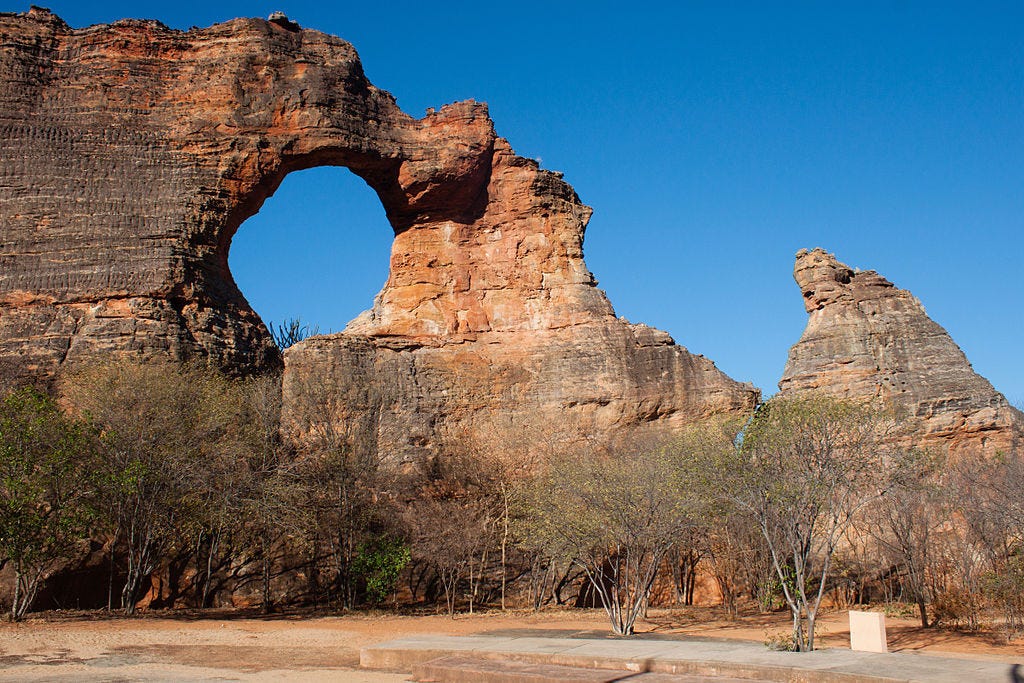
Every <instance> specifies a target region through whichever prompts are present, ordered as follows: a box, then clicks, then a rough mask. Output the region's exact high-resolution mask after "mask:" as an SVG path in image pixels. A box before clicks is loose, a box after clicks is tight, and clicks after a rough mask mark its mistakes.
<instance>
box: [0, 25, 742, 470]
mask: <svg viewBox="0 0 1024 683" xmlns="http://www.w3.org/2000/svg"><path fill="white" fill-rule="evenodd" d="M0 33H2V34H3V37H4V46H5V48H4V52H3V54H2V58H0V70H2V73H3V75H4V77H5V78H4V86H3V87H2V90H0V162H2V165H0V181H2V183H3V184H4V185H6V186H8V187H12V188H15V190H14V192H12V193H4V195H2V196H0V220H2V223H3V226H4V234H3V241H4V245H3V250H2V253H3V254H4V255H3V256H2V257H0V258H2V260H3V263H2V267H0V362H5V363H6V365H7V366H8V368H9V369H10V368H13V369H14V370H13V372H16V373H20V374H35V375H43V376H45V375H48V374H52V373H54V372H56V371H57V370H58V369H59V368H60V367H61V366H62V365H63V364H65V363H69V362H71V363H73V362H76V361H80V360H83V359H88V358H92V357H95V356H97V355H103V356H107V355H109V354H111V353H126V352H127V353H142V354H152V353H158V354H170V355H171V356H172V357H177V358H183V357H188V356H191V355H196V354H201V355H203V356H206V357H209V358H210V359H212V360H213V361H214V362H216V363H218V364H220V365H222V366H226V367H230V368H234V369H240V370H243V371H245V370H251V369H256V368H260V367H265V366H267V365H272V364H274V362H275V357H276V350H275V349H274V347H273V345H272V343H271V341H270V339H269V337H268V334H267V331H266V329H265V327H264V326H263V324H262V323H261V321H260V320H259V318H258V316H256V314H255V313H254V312H253V311H252V310H251V308H250V307H249V306H248V304H247V303H246V302H245V299H244V297H243V296H242V295H241V293H240V292H239V290H238V288H237V287H236V286H235V283H234V281H233V279H232V277H231V274H230V270H229V268H228V263H227V253H228V249H229V245H230V240H231V238H232V236H233V234H234V232H235V231H236V230H237V229H238V227H239V226H240V225H241V224H242V222H243V221H244V220H245V219H246V218H248V217H249V216H251V215H252V214H254V213H255V212H256V211H258V210H259V207H260V206H261V205H262V203H263V201H264V200H265V199H266V198H267V197H268V196H270V195H271V194H272V193H273V191H274V190H275V189H276V187H277V186H278V185H279V184H280V182H281V180H282V179H283V178H284V177H285V175H286V174H288V173H289V172H291V171H295V170H299V169H304V168H309V167H312V166H318V165H340V166H345V167H347V168H349V169H350V170H351V171H353V172H354V173H356V174H357V175H359V176H360V177H362V178H363V179H364V180H366V182H367V183H368V184H369V185H370V186H371V187H372V188H373V189H374V190H375V191H376V192H377V194H378V196H379V197H380V199H381V203H382V204H383V206H384V208H385V210H386V213H387V216H388V219H389V221H390V222H391V225H392V227H393V228H394V231H395V242H394V244H393V247H392V255H391V274H390V277H389V279H388V282H387V284H386V285H385V287H384V289H383V290H382V291H381V293H380V294H379V295H378V297H377V299H376V300H375V302H374V305H373V308H372V309H371V310H370V311H368V312H367V313H366V314H365V315H363V316H360V317H359V318H358V319H357V320H355V321H353V322H352V323H351V324H350V326H349V328H348V329H347V330H346V333H345V334H342V335H335V336H333V337H327V338H322V339H318V340H313V341H311V342H309V343H307V344H304V345H300V347H299V348H296V349H293V350H292V351H291V352H290V353H289V360H288V364H289V368H290V369H289V371H288V373H286V377H285V395H286V411H287V410H288V402H289V401H291V402H292V403H291V405H292V408H293V410H292V413H293V415H292V417H293V418H294V419H295V422H296V424H300V423H301V422H302V415H301V409H300V408H295V407H296V406H301V405H302V402H301V401H299V400H298V398H300V397H301V394H302V387H303V386H305V385H306V379H308V378H309V377H310V376H313V375H316V376H321V375H322V376H326V377H329V378H330V379H331V381H332V382H333V383H334V384H333V385H332V390H333V391H334V392H335V393H336V394H337V395H344V396H350V397H357V396H364V397H365V396H373V397H374V398H373V400H372V401H371V402H370V403H366V404H365V405H361V404H360V402H359V400H356V399H355V398H352V400H351V401H346V406H347V407H346V410H355V411H356V412H357V413H358V414H359V415H363V416H364V417H367V415H368V414H370V413H372V414H373V415H378V413H380V411H384V413H386V414H387V415H391V416H393V417H394V426H396V429H397V432H398V433H402V434H403V436H402V439H403V443H405V441H409V442H410V443H411V442H415V443H418V444H423V443H429V441H430V438H431V434H432V433H434V432H435V431H436V430H437V429H438V426H439V425H442V424H445V423H446V422H448V421H450V420H457V421H465V420H469V419H471V418H472V417H473V416H474V415H477V414H478V413H480V411H484V412H487V411H492V412H493V411H495V410H497V411H501V410H506V409H508V408H510V407H517V408H519V409H529V411H530V412H532V413H538V412H539V413H542V414H552V411H563V410H565V409H566V407H571V408H573V409H576V410H582V412H584V413H587V414H588V415H589V417H590V418H594V419H595V420H596V421H597V422H599V423H601V425H603V426H604V427H608V428H624V427H626V426H629V425H636V424H640V423H644V424H652V423H654V424H658V425H663V426H665V425H678V424H681V423H684V422H689V421H692V420H694V419H697V418H698V417H701V416H705V415H709V414H714V413H721V412H732V411H743V410H747V409H749V408H751V407H752V406H753V404H754V403H755V402H756V400H757V395H758V394H757V391H756V390H755V389H753V387H750V386H749V385H740V384H737V383H736V382H733V381H732V380H730V379H729V378H728V377H726V376H725V375H724V374H722V373H721V372H720V371H718V370H717V369H716V368H715V367H714V365H713V364H712V363H711V362H710V361H708V360H707V359H704V358H703V357H698V356H692V355H691V354H689V353H688V352H687V351H686V350H685V349H683V348H682V347H679V346H676V345H675V344H674V342H673V341H672V340H671V338H669V337H668V335H667V334H665V333H662V332H658V331H656V330H651V329H650V328H647V327H645V326H634V325H630V324H628V323H627V322H625V321H622V320H620V319H618V318H616V317H615V315H614V312H613V310H612V307H611V305H610V303H609V302H608V299H607V297H606V296H605V295H604V293H603V292H602V291H601V290H599V289H597V287H596V282H595V280H594V278H593V276H592V275H591V274H590V272H589V270H588V269H587V267H586V265H585V263H584V262H583V235H584V230H585V227H586V223H587V220H588V218H589V216H590V209H589V208H588V207H586V206H584V205H583V204H582V203H581V202H580V200H579V198H578V197H577V196H576V193H575V192H574V191H573V190H572V188H571V187H570V186H569V185H568V184H567V183H565V182H564V181H563V180H562V178H561V175H560V174H558V173H554V172H550V171H545V170H541V169H540V168H539V167H538V165H537V164H536V162H534V161H532V160H528V159H524V158H521V157H518V156H516V155H515V154H514V153H513V151H512V149H511V147H510V146H509V145H508V143H507V142H506V141H505V140H503V139H501V138H499V137H497V135H496V134H495V131H494V126H493V123H492V122H491V120H490V118H489V117H488V113H487V107H486V105H484V104H480V103H476V102H472V101H470V102H461V103H456V104H452V105H448V106H445V107H442V108H441V109H440V110H438V111H436V112H429V113H428V114H427V115H426V116H425V117H424V118H422V119H414V118H412V117H410V116H408V115H407V114H405V113H403V112H402V111H401V110H400V109H399V108H398V107H397V105H396V103H395V101H394V98H392V97H391V95H389V94H388V93H386V92H384V91H382V90H379V89H377V88H375V87H374V86H373V85H372V84H370V83H369V81H367V79H366V77H365V75H364V74H363V70H362V66H361V65H360V62H359V59H358V56H357V55H356V52H355V50H354V49H353V48H352V46H351V45H349V44H348V43H346V42H344V41H343V40H340V39H339V38H335V37H333V36H329V35H326V34H323V33H320V32H317V31H311V30H302V29H299V28H298V27H296V26H295V25H294V24H292V23H291V22H288V21H287V20H279V21H263V20H259V19H236V20H233V21H229V22H226V23H223V24H218V25H216V26H212V27H210V28H207V29H193V30H191V31H188V32H181V31H173V30H170V29H168V28H166V27H165V26H163V25H161V24H159V23H157V22H152V21H136V20H125V21H120V22H116V23H114V24H110V25H101V26H93V27H89V28H85V29H78V30H72V29H71V28H69V27H68V26H67V25H66V24H65V23H64V22H63V21H61V20H60V19H59V18H58V17H56V16H55V15H53V14H51V13H49V12H48V11H45V10H40V9H37V8H33V9H32V10H31V11H30V12H28V13H27V14H18V15H14V14H4V15H0ZM410 373H412V374H410ZM496 387H501V388H500V389H497V388H496ZM481 397H482V398H481ZM581 407H582V408H581ZM373 415H370V416H369V417H367V419H371V420H372V419H374V418H373ZM378 417H379V415H378ZM413 422H415V423H416V424H420V423H422V426H423V430H422V431H424V434H417V433H416V432H417V431H418V428H410V427H409V424H411V423H413ZM400 446H401V444H397V445H396V448H399V450H400V449H401V448H400Z"/></svg>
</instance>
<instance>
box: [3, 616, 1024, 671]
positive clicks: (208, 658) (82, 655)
mask: <svg viewBox="0 0 1024 683" xmlns="http://www.w3.org/2000/svg"><path fill="white" fill-rule="evenodd" d="M845 622H846V614H845V612H840V613H832V614H827V615H825V616H824V617H823V619H822V621H821V626H820V629H819V631H818V633H819V644H820V646H822V647H847V646H848V642H849V640H848V639H849V633H848V631H847V629H846V623H845ZM787 626H788V617H787V615H786V614H784V613H776V614H771V615H748V616H745V617H743V618H741V619H737V620H731V621H730V620H726V619H722V618H721V614H720V613H719V612H718V611H717V610H714V609H709V608H688V609H680V610H652V613H651V615H650V618H649V619H648V620H645V621H642V622H641V623H639V624H638V632H640V633H649V634H657V635H658V636H660V637H672V636H673V635H681V636H682V635H701V636H712V637H721V638H739V639H745V640H754V641H758V642H763V641H764V640H765V639H766V638H767V637H768V636H769V635H773V634H778V633H783V632H785V631H786V629H787ZM887 626H888V633H889V642H890V648H891V649H893V650H902V651H921V652H928V653H931V654H944V655H949V656H970V657H972V658H985V659H989V658H991V659H998V660H1003V661H1009V662H1019V661H1024V640H1020V639H1018V640H1016V641H1014V642H1012V643H1006V641H1005V639H1000V638H998V637H997V636H993V635H991V634H970V633H962V632H957V631H952V630H945V629H927V630H926V629H921V628H919V627H918V626H916V624H915V622H914V621H913V620H911V619H903V618H892V617H890V618H889V619H888V620H887ZM525 631H531V632H537V631H546V632H549V633H551V635H570V634H592V635H596V636H601V637H603V636H606V635H608V627H607V622H606V620H605V617H604V614H603V612H601V611H600V610H549V611H544V612H541V613H539V614H534V613H532V612H506V613H501V612H487V613H483V614H475V615H458V616H456V618H454V619H452V618H449V617H447V616H445V615H426V616H399V615H393V614H387V613H382V614H371V613H359V614H352V615H345V616H311V615H308V614H291V615H284V616H277V617H271V618H257V617H253V616H251V615H246V614H243V613H237V612H221V613H214V614H209V613H208V614H201V615H197V614H194V613H177V614H168V613H161V614H149V615H143V616H141V617H137V618H131V619H126V618H118V617H114V618H103V619H100V618H96V615H91V614H80V615H61V614H48V615H43V616H41V617H37V618H33V619H30V620H28V621H26V622H24V623H21V624H3V625H0V678H3V679H4V680H22V681H27V680H42V679H45V680H68V681H72V680H112V679H119V680H123V679H125V678H128V679H138V678H145V679H149V680H160V679H164V680H175V679H182V678H188V679H193V680H212V679H215V678H220V679H223V678H225V677H226V678H229V679H235V680H288V679H291V680H309V679H311V678H314V679H317V678H319V679H322V678H334V679H335V680H345V681H353V682H356V681H364V682H367V683H368V682H371V681H373V682H380V683H384V682H392V681H402V680H405V677H404V676H402V675H395V674H376V673H361V672H358V671H356V667H357V666H358V661H359V649H360V648H362V647H364V646H366V645H370V644H373V643H379V642H383V641H387V640H391V639H394V638H400V637H402V636H406V635H413V634H421V633H437V634H449V635H469V634H486V633H496V634H497V633H509V632H525Z"/></svg>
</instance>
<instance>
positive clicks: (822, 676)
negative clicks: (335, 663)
mask: <svg viewBox="0 0 1024 683" xmlns="http://www.w3.org/2000/svg"><path fill="white" fill-rule="evenodd" d="M456 656H460V657H466V658H471V659H473V660H476V661H481V660H484V661H486V660H491V661H506V662H520V663H525V664H538V665H554V666H563V667H571V668H574V669H590V670H594V669H598V670H602V669H609V670H615V671H618V672H622V673H623V674H627V675H626V676H625V677H623V676H620V677H619V678H613V679H612V680H630V681H634V680H636V681H637V682H638V683H639V682H640V681H642V680H644V679H643V677H639V676H636V674H641V673H651V674H672V675H675V676H684V677H691V676H702V677H703V676H708V677H727V678H734V679H746V680H758V681H777V682H779V683H910V682H915V683H916V682H920V683H967V682H971V683H974V682H975V681H977V682H988V681H991V682H993V683H996V682H998V683H1024V664H1009V663H1005V662H994V661H989V660H974V659H954V658H950V657H935V656H931V655H922V654H915V653H904V652H892V653H886V654H882V653H873V652H853V651H850V650H839V649H829V650H816V651H814V652H773V651H771V650H768V649H767V648H765V646H764V645H762V644H760V643H753V642H749V641H739V640H724V639H714V638H685V639H679V640H677V639H665V638H657V639H655V638H644V637H639V636H637V637H633V638H613V637H609V638H561V637H544V636H537V635H530V636H515V635H510V636H463V637H456V636H416V637H411V638H403V639H400V640H393V641H391V642H388V643H380V644H378V645H374V646H371V647H367V648H364V649H363V650H362V651H361V652H360V666H361V667H364V668H367V669H381V670H389V671H402V672H411V671H412V670H413V668H414V667H415V666H417V665H422V664H425V663H427V662H430V661H431V660H438V659H440V658H444V657H456ZM630 676H632V678H630ZM658 678H661V677H660V676H659V677H658ZM446 680H457V679H454V678H452V679H446ZM466 680H494V679H487V678H486V677H485V678H482V679H466ZM524 680H525V679H524ZM662 680H664V679H662ZM680 680H685V679H680Z"/></svg>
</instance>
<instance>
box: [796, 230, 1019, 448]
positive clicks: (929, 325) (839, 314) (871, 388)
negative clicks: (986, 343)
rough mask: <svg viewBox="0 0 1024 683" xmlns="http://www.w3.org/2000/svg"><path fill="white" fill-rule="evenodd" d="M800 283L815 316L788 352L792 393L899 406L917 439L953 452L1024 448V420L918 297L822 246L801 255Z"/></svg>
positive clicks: (798, 274) (799, 267) (799, 259)
mask: <svg viewBox="0 0 1024 683" xmlns="http://www.w3.org/2000/svg"><path fill="white" fill-rule="evenodd" d="M793 277H794V278H795V279H796V282H797V284H798V285H799V286H800V291H801V292H802V293H803V298H804V307H805V308H806V309H807V313H808V316H809V317H808V320H807V328H806V329H805V330H804V333H803V336H802V337H801V338H800V341H798V342H797V343H796V344H795V345H794V346H793V347H792V348H791V349H790V351H789V360H788V362H787V363H786V369H785V371H784V372H783V376H782V380H781V381H780V382H779V390H780V392H781V393H782V394H783V395H787V394H788V395H792V394H797V393H801V392H812V391H820V392H824V393H828V394H831V395H836V396H842V397H848V398H854V399H876V398H877V399H881V400H883V401H887V402H890V403H891V404H892V405H893V406H894V407H895V408H896V409H897V410H898V411H900V412H901V413H903V414H904V415H905V416H907V417H909V418H910V419H911V420H912V425H913V434H912V436H911V437H910V440H911V441H913V442H915V443H917V444H920V445H925V446H929V445H931V446H943V447H948V448H949V449H950V451H951V452H953V453H956V452H960V451H964V452H966V451H974V452H983V453H987V454H994V453H996V452H999V451H1004V452H1005V451H1008V450H1010V449H1011V448H1014V447H1019V446H1021V445H1024V414H1021V412H1020V411H1019V410H1017V409H1015V408H1013V407H1012V406H1011V405H1009V403H1008V402H1007V400H1006V398H1005V397H1004V396H1003V395H1002V394H1000V393H999V392H998V391H996V390H995V389H994V388H993V387H992V385H991V384H990V383H989V381H988V380H986V379H985V378H984V377H982V376H981V375H979V374H977V373H976V372H974V369H973V368H972V367H971V364H970V363H969V362H968V361H967V358H966V356H965V355H964V353H963V351H961V350H960V347H959V346H957V345H956V343H955V342H954V341H953V340H952V338H950V336H949V334H948V333H947V332H946V330H944V329H943V328H942V327H941V326H939V325H938V324H937V323H935V322H934V321H933V320H932V319H931V318H929V317H928V316H927V315H926V314H925V311H924V307H923V306H921V304H920V302H918V300H917V299H916V298H914V296H913V295H911V294H910V292H907V291H905V290H902V289H898V288H897V287H896V286H894V285H893V284H892V283H891V282H889V281H888V280H886V279H885V278H883V277H882V276H881V275H879V274H878V273H876V272H874V271H864V272H856V271H854V270H853V269H851V268H850V267H849V266H846V265H845V264H843V263H840V262H839V261H838V260H836V257H835V256H833V255H832V254H829V253H827V252H826V251H824V250H822V249H813V250H811V251H807V250H801V251H800V252H799V253H797V255H796V266H795V268H794V270H793Z"/></svg>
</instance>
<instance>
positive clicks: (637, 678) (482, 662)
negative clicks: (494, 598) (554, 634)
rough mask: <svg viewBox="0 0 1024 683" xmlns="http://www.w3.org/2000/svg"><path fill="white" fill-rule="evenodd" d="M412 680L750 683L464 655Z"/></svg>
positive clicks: (419, 668)
mask: <svg viewBox="0 0 1024 683" xmlns="http://www.w3.org/2000/svg"><path fill="white" fill-rule="evenodd" d="M412 679H413V680H414V681H421V682H422V683H428V682H429V683H620V682H625V681H628V682H629V683H750V679H740V678H719V677H717V676H716V677H708V676H685V675H682V674H658V673H635V672H633V671H628V670H626V669H584V668H581V667H574V666H560V665H558V664H530V663H525V662H514V661H509V660H496V659H481V658H478V657H466V656H462V655H453V656H450V657H441V658H439V659H432V660H430V661H429V662H425V663H423V664H417V665H416V666H414V667H413V668H412Z"/></svg>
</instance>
